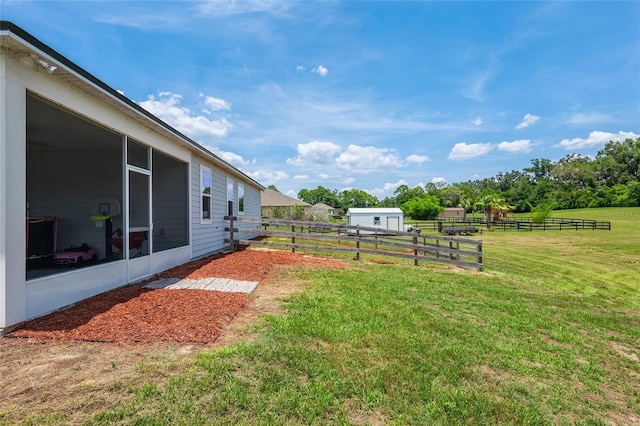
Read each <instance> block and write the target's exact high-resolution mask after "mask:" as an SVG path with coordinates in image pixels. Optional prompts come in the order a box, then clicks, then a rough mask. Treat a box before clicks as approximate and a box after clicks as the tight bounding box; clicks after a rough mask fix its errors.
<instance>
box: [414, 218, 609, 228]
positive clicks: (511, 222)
mask: <svg viewBox="0 0 640 426" xmlns="http://www.w3.org/2000/svg"><path fill="white" fill-rule="evenodd" d="M441 222H447V223H455V224H469V225H484V226H486V227H487V228H491V229H502V230H504V231H568V230H575V231H578V230H605V231H610V230H611V222H609V221H605V220H590V219H567V218H558V217H552V218H547V219H545V220H544V221H543V222H533V221H532V220H531V219H530V218H526V217H525V218H510V219H503V220H497V221H489V222H487V219H486V218H478V217H474V218H467V219H464V220H457V219H456V220H446V221H445V220H441ZM421 227H422V228H423V229H431V228H432V227H433V230H434V231H437V230H438V221H434V222H433V223H429V224H428V225H427V226H425V224H422V225H421Z"/></svg>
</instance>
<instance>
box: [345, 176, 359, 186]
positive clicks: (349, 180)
mask: <svg viewBox="0 0 640 426" xmlns="http://www.w3.org/2000/svg"><path fill="white" fill-rule="evenodd" d="M355 181H356V178H354V177H347V178H344V179H343V180H342V183H344V184H345V185H351V184H352V183H353V182H355Z"/></svg>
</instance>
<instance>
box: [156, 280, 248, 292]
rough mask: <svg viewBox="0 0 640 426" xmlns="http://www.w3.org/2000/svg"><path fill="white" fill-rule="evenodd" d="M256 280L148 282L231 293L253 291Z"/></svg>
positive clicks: (157, 284)
mask: <svg viewBox="0 0 640 426" xmlns="http://www.w3.org/2000/svg"><path fill="white" fill-rule="evenodd" d="M257 286H258V283H257V282H255V281H238V280H232V279H229V278H215V277H212V278H200V279H195V280H194V279H189V278H185V279H180V278H163V279H159V280H156V281H153V282H151V283H149V284H147V286H146V287H147V288H153V289H160V288H164V289H168V290H212V291H226V292H230V293H251V292H253V290H255V289H256V287H257Z"/></svg>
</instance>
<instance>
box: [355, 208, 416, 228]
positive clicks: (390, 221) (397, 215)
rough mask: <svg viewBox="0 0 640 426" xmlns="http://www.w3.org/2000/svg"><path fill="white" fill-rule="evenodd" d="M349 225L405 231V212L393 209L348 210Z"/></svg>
mask: <svg viewBox="0 0 640 426" xmlns="http://www.w3.org/2000/svg"><path fill="white" fill-rule="evenodd" d="M347 225H351V226H356V225H360V226H366V227H369V228H380V229H389V230H392V231H404V212H403V211H402V210H400V209H399V208H397V207H392V208H351V209H349V210H347Z"/></svg>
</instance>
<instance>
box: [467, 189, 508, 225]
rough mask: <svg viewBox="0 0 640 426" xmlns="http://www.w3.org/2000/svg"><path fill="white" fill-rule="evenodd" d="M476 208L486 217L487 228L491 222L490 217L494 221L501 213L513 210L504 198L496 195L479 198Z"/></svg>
mask: <svg viewBox="0 0 640 426" xmlns="http://www.w3.org/2000/svg"><path fill="white" fill-rule="evenodd" d="M476 208H480V209H482V211H484V213H485V215H486V217H487V227H488V226H490V224H491V222H492V215H493V216H494V219H497V218H498V217H499V216H501V214H500V213H501V212H508V211H510V210H513V209H515V206H512V205H509V204H508V203H507V201H506V200H505V199H504V197H500V196H499V195H497V194H487V195H484V196H483V197H481V198H480V199H479V200H478V201H477V202H476Z"/></svg>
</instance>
